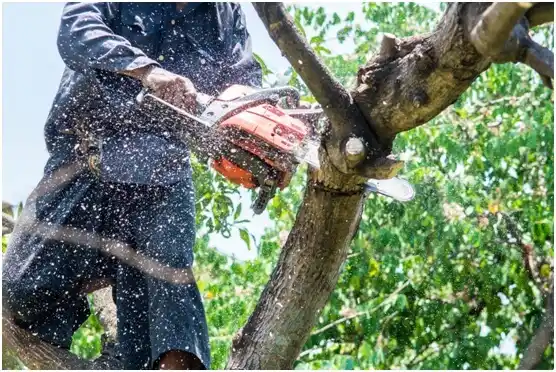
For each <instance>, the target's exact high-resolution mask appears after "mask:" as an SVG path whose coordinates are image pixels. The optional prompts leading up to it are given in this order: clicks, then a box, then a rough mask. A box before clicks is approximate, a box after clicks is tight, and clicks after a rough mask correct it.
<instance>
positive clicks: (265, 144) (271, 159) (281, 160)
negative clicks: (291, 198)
mask: <svg viewBox="0 0 556 372" xmlns="http://www.w3.org/2000/svg"><path fill="white" fill-rule="evenodd" d="M247 89H249V88H247ZM245 90H246V87H243V86H232V87H230V88H228V89H227V90H226V91H225V92H224V93H223V94H222V95H221V96H220V97H218V100H221V101H231V100H234V99H236V98H238V97H240V96H241V95H242V94H245ZM217 125H218V129H217V130H218V131H221V132H222V135H223V136H224V138H226V140H227V141H229V142H231V143H233V144H234V145H236V146H238V147H240V148H242V149H243V150H245V151H247V152H249V153H251V154H253V155H254V156H256V157H258V158H259V159H261V160H263V161H264V162H265V163H266V164H268V165H269V166H271V167H272V168H274V169H275V170H276V171H277V176H278V183H277V186H278V187H279V188H280V189H284V188H285V187H286V186H287V185H288V184H289V182H290V180H291V177H292V175H293V173H294V172H295V168H296V165H297V164H296V161H295V160H294V156H293V155H292V154H293V151H294V149H295V147H296V146H298V145H299V144H300V143H301V142H302V141H303V140H304V139H305V137H306V136H307V134H308V133H309V131H308V128H307V126H306V125H305V123H303V122H302V121H301V120H299V119H295V118H292V117H291V116H289V115H287V114H286V113H284V112H283V111H282V110H281V109H280V108H278V107H276V106H273V105H270V104H261V105H257V106H254V107H251V108H248V109H246V110H242V111H240V112H238V113H236V114H235V115H233V116H230V117H229V118H227V119H226V120H223V121H222V122H221V123H218V124H217ZM212 167H213V168H214V169H215V170H216V171H218V172H219V173H220V174H222V175H223V176H224V177H225V178H227V179H228V180H230V181H231V182H233V183H235V184H239V185H242V186H243V187H246V188H256V187H259V186H261V185H259V184H258V181H257V179H256V177H254V175H252V174H251V173H250V172H249V171H247V170H245V169H243V168H242V167H240V166H239V165H237V164H234V163H233V162H231V161H229V160H228V159H226V158H224V157H221V158H220V159H215V160H214V161H213V162H212Z"/></svg>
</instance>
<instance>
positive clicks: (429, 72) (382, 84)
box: [352, 3, 553, 141]
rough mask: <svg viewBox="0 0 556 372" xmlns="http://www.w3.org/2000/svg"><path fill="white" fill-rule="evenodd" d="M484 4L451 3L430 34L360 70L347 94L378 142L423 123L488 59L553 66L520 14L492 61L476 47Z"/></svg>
mask: <svg viewBox="0 0 556 372" xmlns="http://www.w3.org/2000/svg"><path fill="white" fill-rule="evenodd" d="M499 4H509V3H499ZM489 6H490V3H450V4H448V8H447V10H446V12H445V13H444V15H443V17H442V19H441V20H440V22H439V24H438V26H437V27H436V29H435V31H434V32H433V33H431V34H429V35H425V36H416V37H411V38H407V39H402V40H398V42H397V48H396V49H397V53H396V54H395V56H394V57H390V58H388V59H384V58H382V57H380V56H378V57H376V58H374V59H373V60H371V61H369V62H368V63H367V64H366V65H365V66H364V67H362V68H361V69H360V71H359V77H358V87H357V88H356V90H355V92H353V94H352V95H353V98H354V99H355V101H356V102H357V104H358V105H359V107H360V109H361V112H362V113H363V115H365V117H366V118H367V120H368V121H369V123H371V125H372V126H373V129H374V132H375V133H376V134H377V135H378V136H379V138H380V140H381V141H383V138H385V137H390V138H393V137H394V136H395V135H396V134H397V133H400V132H403V131H407V130H411V129H413V128H415V127H417V126H420V125H423V124H425V123H427V122H428V121H429V120H431V119H432V118H434V117H435V116H436V115H438V114H439V113H440V112H442V111H443V110H444V109H445V108H446V107H448V106H450V105H451V104H452V103H454V101H456V100H457V99H458V97H459V96H460V95H461V94H462V93H463V92H464V91H465V90H466V89H468V88H469V87H470V86H471V84H472V82H473V81H474V80H475V79H476V78H477V77H478V76H479V75H480V74H481V73H482V72H483V71H485V70H486V69H487V68H488V67H489V66H490V64H491V63H492V62H496V63H505V62H523V63H526V64H528V65H529V66H531V67H533V66H534V69H535V70H536V71H537V72H539V73H541V74H548V71H553V62H552V61H553V59H552V57H551V56H552V54H553V53H552V52H551V51H549V50H548V49H546V48H543V47H540V46H536V45H535V44H536V43H534V42H533V41H532V40H531V39H530V38H529V36H528V34H527V27H526V26H527V25H526V22H527V21H526V20H525V19H524V18H522V20H520V22H519V23H517V24H516V25H514V27H513V31H512V37H510V40H508V41H507V42H506V43H505V44H504V45H506V47H505V48H503V50H502V52H500V53H498V54H497V55H496V56H495V57H494V60H493V57H492V56H491V55H486V56H485V55H483V54H481V53H480V52H479V51H478V50H477V48H476V47H475V45H474V43H473V42H472V37H471V34H472V31H473V30H474V28H475V27H476V26H477V23H478V20H480V19H481V17H482V16H483V13H484V12H485V11H486V10H487V9H488V8H489ZM514 18H515V17H514ZM524 23H525V25H524ZM524 40H525V41H526V44H523V41H524ZM520 42H521V44H520ZM518 47H519V48H518ZM527 51H529V52H527ZM527 53H529V54H531V55H530V56H529V57H527V55H528V54H527ZM551 75H552V76H553V72H552V73H551V74H549V75H548V78H549V77H550V76H551ZM543 80H546V79H543ZM371 119H372V120H371Z"/></svg>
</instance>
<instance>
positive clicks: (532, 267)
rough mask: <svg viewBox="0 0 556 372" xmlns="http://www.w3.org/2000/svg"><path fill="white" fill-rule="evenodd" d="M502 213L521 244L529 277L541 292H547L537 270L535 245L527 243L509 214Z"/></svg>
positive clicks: (508, 226) (514, 236) (512, 233)
mask: <svg viewBox="0 0 556 372" xmlns="http://www.w3.org/2000/svg"><path fill="white" fill-rule="evenodd" d="M500 215H501V216H502V218H503V219H504V222H505V223H506V226H507V229H508V230H509V232H510V234H511V235H512V237H513V238H514V239H515V240H516V245H517V246H519V248H520V249H521V253H522V257H523V265H524V266H525V270H526V271H527V273H528V274H529V277H530V278H531V280H532V281H533V283H535V285H536V286H537V288H538V289H539V291H541V293H546V290H544V289H543V282H542V280H541V278H540V276H539V273H538V271H537V265H536V257H535V250H534V247H533V246H531V245H530V244H526V243H525V242H524V241H523V240H522V239H521V234H520V232H519V228H518V226H517V224H516V223H515V221H514V220H513V219H512V218H511V217H510V216H509V215H508V214H506V213H500Z"/></svg>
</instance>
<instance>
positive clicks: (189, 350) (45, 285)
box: [2, 3, 261, 369]
mask: <svg viewBox="0 0 556 372" xmlns="http://www.w3.org/2000/svg"><path fill="white" fill-rule="evenodd" d="M58 48H59V52H60V55H61V57H62V59H63V60H64V62H65V64H66V65H67V68H66V69H65V71H64V74H63V76H62V80H61V84H60V87H59V91H58V93H57V95H56V97H55V100H54V104H53V106H52V109H51V111H50V114H49V116H48V120H47V123H46V126H45V139H46V143H47V148H48V151H49V154H50V157H49V160H48V162H47V165H46V167H45V173H44V177H43V179H42V180H41V182H40V183H39V185H38V186H37V188H36V189H35V190H34V191H33V193H32V194H31V196H30V197H29V199H28V200H27V203H26V206H25V209H24V212H23V214H22V216H21V218H20V221H19V222H18V225H17V226H16V228H15V231H14V233H13V235H12V238H11V241H10V244H9V246H8V251H7V254H6V257H5V261H4V267H3V283H2V284H3V293H4V296H3V297H4V298H3V302H4V306H6V308H7V309H9V311H10V313H11V314H12V316H13V317H14V321H15V322H16V324H18V325H19V326H21V327H24V328H26V329H29V330H31V331H32V332H33V333H36V334H38V336H39V337H41V338H42V339H43V340H45V341H48V342H50V343H52V344H55V345H58V346H60V347H65V348H69V346H70V344H71V337H72V334H73V332H74V331H75V330H76V329H77V328H78V327H79V326H80V325H81V324H82V323H83V322H84V321H85V320H86V318H87V316H88V315H89V306H88V302H87V297H86V293H88V292H91V291H92V290H93V289H96V288H98V287H102V286H105V285H106V284H107V283H109V284H112V285H113V288H114V292H113V295H114V300H115V302H116V305H117V311H118V345H117V354H118V356H119V358H120V360H121V362H122V364H123V367H124V368H125V369H150V368H154V369H157V368H158V369H201V368H210V354H209V345H208V332H207V326H206V320H205V315H204V308H203V304H202V301H201V296H200V293H199V290H198V288H197V286H196V284H195V281H194V279H193V276H192V273H191V266H192V264H193V245H194V241H195V204H194V203H195V201H194V190H193V183H192V180H191V168H190V163H189V156H188V149H187V148H186V147H185V145H184V144H183V143H181V142H180V141H178V140H177V139H175V138H173V137H172V135H171V134H169V133H168V131H161V130H160V128H159V127H157V118H156V117H154V118H153V117H152V116H149V115H145V113H144V112H141V111H140V110H138V109H137V106H136V103H135V102H134V98H135V97H136V95H137V94H138V93H139V92H140V90H141V89H142V88H143V87H146V88H149V89H150V90H151V91H152V92H154V94H156V95H158V96H159V97H161V98H163V99H165V100H167V101H169V102H170V103H172V104H174V105H176V106H180V107H182V108H184V109H187V110H191V109H192V108H193V107H194V103H195V94H196V92H197V91H201V92H203V93H207V94H213V95H214V94H217V93H218V92H221V91H222V90H223V89H224V88H226V87H227V86H229V85H232V84H242V85H250V86H259V85H260V83H261V69H260V66H259V65H258V63H256V62H255V60H254V58H253V55H252V52H251V42H250V37H249V34H248V32H247V30H246V28H245V16H244V14H243V13H242V11H241V8H240V6H239V5H238V4H236V3H68V4H67V5H65V7H64V10H63V14H62V19H61V25H60V30H59V35H58ZM177 124H178V125H179V123H177Z"/></svg>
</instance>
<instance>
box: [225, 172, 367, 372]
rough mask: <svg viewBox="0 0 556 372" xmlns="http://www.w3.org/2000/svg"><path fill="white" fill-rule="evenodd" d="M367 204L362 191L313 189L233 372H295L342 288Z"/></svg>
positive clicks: (236, 348)
mask: <svg viewBox="0 0 556 372" xmlns="http://www.w3.org/2000/svg"><path fill="white" fill-rule="evenodd" d="M363 201H364V197H363V194H362V193H359V192H357V193H355V194H349V193H348V194H339V193H337V192H333V191H327V190H324V189H322V188H321V187H319V186H317V185H316V184H314V183H312V182H311V183H310V184H309V185H308V187H307V191H306V194H305V199H304V202H303V205H302V206H301V208H300V211H299V213H298V215H297V220H296V223H295V226H294V228H293V229H292V231H291V232H290V235H289V237H288V241H287V243H286V244H285V246H284V247H283V248H282V252H281V255H280V258H279V260H278V264H277V266H276V269H275V270H274V273H273V274H272V277H271V279H270V281H269V283H268V285H267V286H266V288H265V290H264V292H263V293H262V295H261V299H260V301H259V303H258V304H257V307H256V308H255V311H254V313H253V314H252V315H251V317H250V318H249V321H248V322H247V324H246V325H245V327H243V329H242V330H241V331H240V332H239V334H238V335H237V336H236V338H235V339H234V341H233V346H232V354H231V357H230V359H229V362H228V366H227V368H229V369H291V368H292V365H293V362H294V361H295V360H296V359H297V356H298V355H299V353H300V351H301V348H302V347H303V345H304V343H305V341H306V339H307V338H308V337H309V334H310V331H311V329H312V327H313V324H314V323H315V319H316V317H317V313H318V311H320V310H321V309H322V307H323V306H324V305H325V303H326V301H327V299H328V297H329V296H330V294H331V293H332V291H333V290H334V287H335V286H336V282H337V280H338V276H339V274H340V267H341V265H342V263H343V262H344V260H345V258H346V256H347V252H348V249H349V243H350V241H351V238H352V236H353V235H354V233H355V231H356V229H357V227H358V225H359V220H360V216H361V211H362V208H363ZM323 216H326V217H325V218H323Z"/></svg>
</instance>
